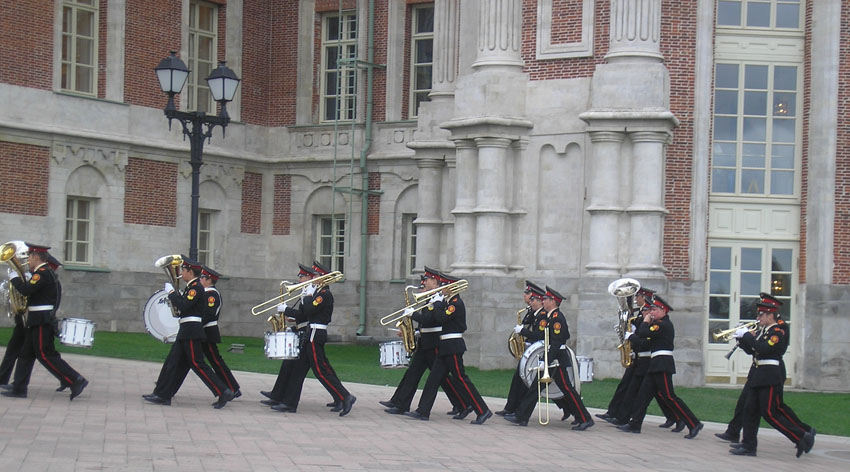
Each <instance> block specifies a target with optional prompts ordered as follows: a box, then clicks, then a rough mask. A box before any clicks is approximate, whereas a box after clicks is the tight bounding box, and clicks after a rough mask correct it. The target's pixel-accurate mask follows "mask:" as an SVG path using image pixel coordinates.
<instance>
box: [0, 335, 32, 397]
mask: <svg viewBox="0 0 850 472" xmlns="http://www.w3.org/2000/svg"><path fill="white" fill-rule="evenodd" d="M26 337H27V329H26V328H24V327H23V326H21V325H19V324H18V323H15V327H14V328H13V329H12V337H11V338H9V342H7V343H6V353H5V354H3V361H2V362H0V385H6V384H8V383H9V380H10V379H11V378H12V371H13V370H14V369H15V361H16V360H18V355H19V354H20V352H21V347H22V346H23V345H24V340H25V339H26Z"/></svg>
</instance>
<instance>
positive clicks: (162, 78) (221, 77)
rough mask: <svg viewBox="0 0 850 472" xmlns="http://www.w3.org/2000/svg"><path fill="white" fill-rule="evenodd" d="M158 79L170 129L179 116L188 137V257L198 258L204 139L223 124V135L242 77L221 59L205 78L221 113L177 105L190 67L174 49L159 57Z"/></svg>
mask: <svg viewBox="0 0 850 472" xmlns="http://www.w3.org/2000/svg"><path fill="white" fill-rule="evenodd" d="M154 70H155V71H156V76H157V78H158V79H159V86H160V87H161V88H162V91H163V92H165V93H166V94H167V95H168V103H167V104H166V105H165V116H166V118H168V129H169V130H170V129H171V120H175V119H176V120H178V121H180V124H181V125H183V139H185V138H186V137H187V136H188V137H189V149H190V159H189V163H190V164H191V165H192V213H191V225H190V226H191V228H190V236H189V257H191V258H192V259H194V260H197V259H198V198H199V196H200V190H199V186H200V182H199V181H200V175H201V165H203V163H204V162H203V154H204V140H209V139H210V138H211V137H212V130H213V128H215V127H216V126H221V135H222V137H224V129H225V128H226V127H227V124H228V123H230V116H229V115H228V114H227V102H229V101H232V100H233V96H234V95H235V94H236V88H237V87H239V81H240V79H239V77H237V76H236V74H235V73H234V72H233V71H232V70H230V68H228V67H227V66H226V65H225V61H220V62H219V63H218V67H217V68H216V69H215V70H213V71H212V72H211V73H210V75H209V77H207V78H206V81H207V85H209V88H210V92H211V93H212V96H213V100H215V101H216V102H218V103H219V104H220V105H221V114H219V115H218V116H214V115H207V114H206V113H205V112H202V111H193V112H188V111H180V110H178V109H177V107H176V106H175V105H174V96H175V95H177V94H178V93H180V91H181V90H183V86H184V85H185V84H186V79H187V78H188V77H189V69H188V68H187V67H186V64H185V63H184V62H183V61H182V60H180V58H179V57H177V56H176V53H175V52H174V51H171V53H170V55H169V56H168V57H166V58H165V59H163V60H162V61H160V63H159V65H157V66H156V68H155V69H154Z"/></svg>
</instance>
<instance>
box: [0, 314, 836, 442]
mask: <svg viewBox="0 0 850 472" xmlns="http://www.w3.org/2000/svg"><path fill="white" fill-rule="evenodd" d="M11 333H12V329H11V328H0V344H2V345H5V343H6V341H7V340H8V339H9V337H10V336H11ZM233 343H240V344H244V345H245V351H244V353H242V354H234V353H231V352H223V353H222V355H223V357H224V359H225V361H226V362H227V364H228V365H229V366H230V367H231V368H232V369H234V370H243V371H249V372H261V373H267V374H276V373H277V371H278V369H279V367H280V361H278V360H271V359H267V358H266V357H265V356H264V354H263V347H264V341H263V339H262V338H249V337H235V336H225V337H224V342H223V343H222V344H221V345H220V347H221V350H222V351H224V350H226V349H227V347H229V346H230V345H231V344H233ZM57 348H58V350H59V351H60V352H69V353H74V354H84V355H92V356H102V357H116V358H121V359H136V360H145V361H153V362H162V361H163V360H164V359H165V356H166V355H167V354H168V350H169V349H170V345H168V344H163V343H161V342H159V341H157V340H156V339H154V338H153V337H152V336H150V335H148V334H145V333H111V332H100V331H98V332H97V333H96V334H95V341H94V346H93V347H92V348H91V349H82V348H76V347H67V346H62V345H60V344H59V343H58V342H57ZM327 354H328V358H329V359H330V360H331V363H332V364H333V366H334V370H336V372H337V374H339V376H340V378H341V379H342V380H343V381H348V382H358V383H366V384H374V385H389V386H396V385H398V382H399V381H400V380H401V377H402V375H403V374H404V369H382V368H381V367H380V366H379V365H378V347H377V346H366V345H351V344H333V345H328V346H327ZM467 372H468V373H469V376H470V378H472V380H473V381H474V382H475V385H476V386H477V387H478V389H479V391H480V392H481V394H482V395H486V396H492V397H502V398H505V397H507V394H508V388H509V387H510V382H511V376H512V375H513V370H483V371H482V370H478V369H476V368H474V367H469V368H467ZM310 375H312V374H310ZM422 382H423V383H424V378H423V380H422ZM617 382H618V379H606V380H594V381H593V382H589V383H584V384H582V397H583V398H584V401H585V404H586V405H587V406H588V407H595V408H606V407H607V405H608V401H609V400H610V398H611V395H612V394H613V392H614V389H615V388H616V387H617ZM420 387H421V385H420ZM676 393H677V394H678V395H679V396H680V397H682V399H684V400H685V401H686V402H687V403H688V406H689V407H690V408H691V409H692V410H693V411H694V412H695V413H696V414H697V416H698V417H699V418H700V419H703V420H707V421H716V422H719V423H725V422H727V421H728V420H729V419H730V418H731V417H732V412H733V411H734V409H735V402H736V401H737V399H738V393H739V390H738V389H725V388H724V389H721V388H683V387H680V388H677V389H676ZM785 400H786V403H788V404H789V405H790V406H791V407H793V408H794V411H795V412H796V413H797V415H798V416H799V417H800V418H801V419H803V420H804V421H806V422H808V423H809V424H811V425H813V426H815V427H816V428H817V429H818V432H820V433H825V434H835V435H840V436H850V423H849V422H847V421H846V418H847V412H848V411H850V394H846V393H817V392H786V393H785ZM501 406H502V405H501V404H497V405H491V407H495V408H501ZM649 413H650V414H660V413H661V412H660V410H658V407H657V406H656V405H655V403H654V402H653V404H652V406H651V407H650V409H649ZM767 427H769V426H767Z"/></svg>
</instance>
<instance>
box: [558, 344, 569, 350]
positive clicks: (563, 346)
mask: <svg viewBox="0 0 850 472" xmlns="http://www.w3.org/2000/svg"><path fill="white" fill-rule="evenodd" d="M558 349H560V350H562V351H565V350H566V349H567V345H566V344H561V347H559V348H558Z"/></svg>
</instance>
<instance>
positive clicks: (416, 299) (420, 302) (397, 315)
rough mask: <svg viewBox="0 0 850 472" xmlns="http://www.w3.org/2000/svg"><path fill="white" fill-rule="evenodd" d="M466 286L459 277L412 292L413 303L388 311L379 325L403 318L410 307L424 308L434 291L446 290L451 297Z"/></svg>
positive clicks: (467, 284)
mask: <svg viewBox="0 0 850 472" xmlns="http://www.w3.org/2000/svg"><path fill="white" fill-rule="evenodd" d="M468 288H469V282H467V281H466V280H465V279H461V280H458V281H457V282H452V283H450V284H448V285H443V286H442V287H437V288H434V289H431V290H428V291H427V292H421V293H414V294H413V303H410V304H408V305H407V306H406V307H404V308H402V309H400V310H396V311H394V312H392V313H390V314H389V315H387V316H384V317H383V318H381V326H386V325H388V324H390V323H395V322H397V321H399V320H401V319H402V318H404V316H405V315H404V313H405V311H407V310H408V309H411V310H413V311H419V310H421V309H423V308H425V307H426V306H428V305H430V303H431V297H432V296H434V294H436V293H439V292H442V291H446V295H447V297H448V298H451V297H453V296H455V295H457V294H459V293H460V292H463V291H464V290H466V289H468Z"/></svg>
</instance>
